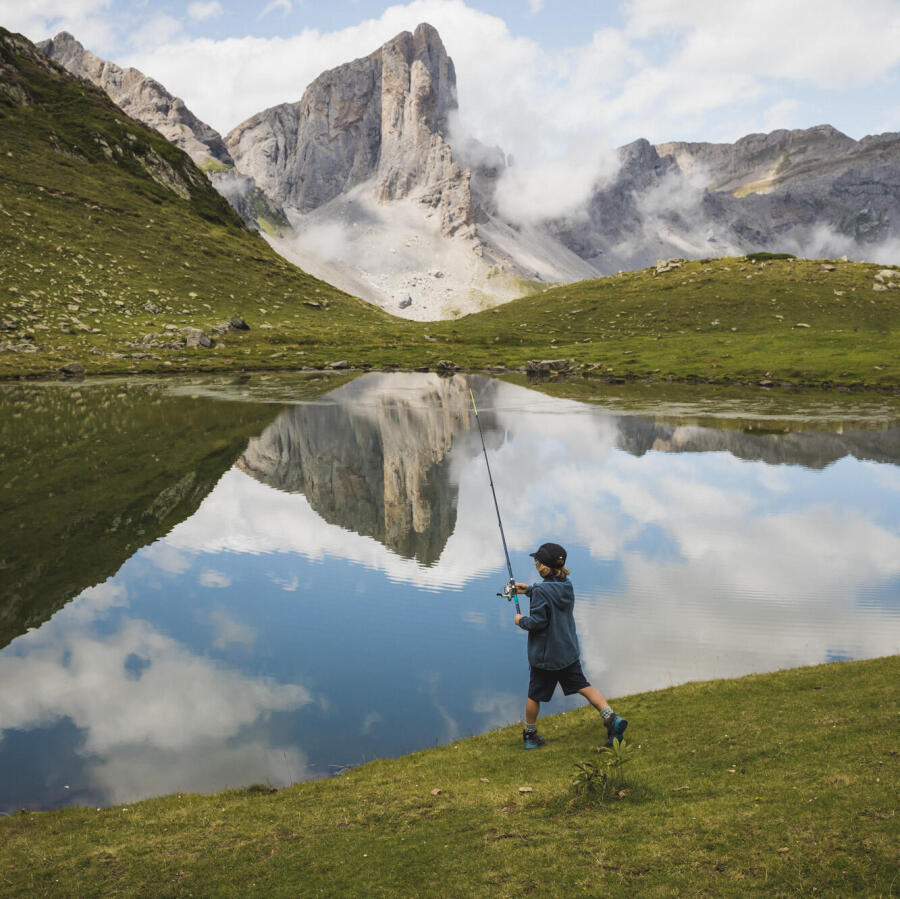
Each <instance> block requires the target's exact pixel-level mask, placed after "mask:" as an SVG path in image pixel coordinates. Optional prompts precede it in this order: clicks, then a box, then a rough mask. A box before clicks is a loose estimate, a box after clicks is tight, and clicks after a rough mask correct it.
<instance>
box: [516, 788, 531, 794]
mask: <svg viewBox="0 0 900 899" xmlns="http://www.w3.org/2000/svg"><path fill="white" fill-rule="evenodd" d="M519 792H520V793H533V792H534V788H533V787H519Z"/></svg>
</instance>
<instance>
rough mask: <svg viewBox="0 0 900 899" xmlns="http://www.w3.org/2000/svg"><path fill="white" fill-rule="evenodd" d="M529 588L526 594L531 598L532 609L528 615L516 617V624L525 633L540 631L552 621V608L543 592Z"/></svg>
mask: <svg viewBox="0 0 900 899" xmlns="http://www.w3.org/2000/svg"><path fill="white" fill-rule="evenodd" d="M537 586H538V585H537V584H535V585H534V587H529V588H528V590H526V591H525V592H526V593H527V594H528V596H529V597H530V598H531V609H530V611H529V614H528V615H516V618H515V621H516V624H517V625H518V626H519V627H520V628H522V630H524V631H539V630H542V629H543V628H545V627H546V626H547V624H548V623H549V621H550V606H549V605H548V604H547V600H546V599H545V598H544V596H543V591H542V590H540V589H535V587H537Z"/></svg>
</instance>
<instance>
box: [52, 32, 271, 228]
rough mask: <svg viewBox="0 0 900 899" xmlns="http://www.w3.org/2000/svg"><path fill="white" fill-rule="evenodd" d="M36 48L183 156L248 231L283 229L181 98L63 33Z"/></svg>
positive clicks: (265, 199)
mask: <svg viewBox="0 0 900 899" xmlns="http://www.w3.org/2000/svg"><path fill="white" fill-rule="evenodd" d="M37 46H38V47H39V48H40V49H41V50H43V52H44V53H46V54H47V56H49V57H50V58H51V59H52V60H53V61H54V62H58V63H59V64H60V65H61V66H63V67H64V68H65V69H67V70H68V71H69V72H71V73H72V74H73V75H77V76H79V77H81V78H86V79H87V80H88V81H91V82H92V83H93V84H95V85H97V87H99V88H101V89H102V90H104V91H106V93H107V95H108V96H109V98H110V99H111V100H112V101H113V103H115V104H116V105H117V106H118V107H119V108H120V109H122V111H123V112H125V113H127V114H128V115H130V116H131V117H132V118H134V119H137V120H138V121H140V122H143V123H144V124H145V125H149V126H150V127H151V128H155V129H156V130H157V131H159V133H160V134H162V136H163V137H165V138H166V140H168V141H170V142H171V143H173V144H175V146H176V147H179V148H181V149H182V150H184V152H185V153H187V154H188V156H190V157H191V159H193V160H194V162H195V163H196V164H197V166H198V167H199V168H200V169H202V170H203V171H204V172H205V173H206V175H207V176H208V177H209V179H210V181H211V182H212V183H213V185H214V186H215V188H216V189H217V190H218V191H219V193H220V194H222V196H224V197H225V199H226V200H228V202H229V203H231V205H232V206H233V207H234V209H235V210H236V211H237V213H238V214H239V215H240V216H241V218H243V219H244V221H245V222H246V223H247V224H248V225H251V226H252V227H257V228H259V227H268V228H269V229H270V230H272V229H274V230H277V229H279V228H283V227H286V226H287V224H288V222H287V218H286V217H285V214H284V210H283V209H281V208H280V207H279V206H278V205H277V204H276V203H273V202H272V201H271V200H270V199H269V198H268V197H266V196H265V194H264V193H263V192H262V191H261V190H260V189H259V188H258V187H257V186H256V184H254V182H253V179H252V178H249V177H247V176H246V175H241V174H239V173H237V172H236V171H234V160H233V159H232V158H231V154H230V153H229V152H228V149H227V147H226V146H225V141H224V140H223V139H222V136H221V135H220V134H219V132H218V131H216V130H215V129H213V128H211V127H210V126H209V125H207V124H206V123H205V122H201V121H200V119H198V118H197V116H195V115H194V114H193V113H192V112H191V111H190V109H188V108H187V106H185V105H184V101H183V100H181V98H180V97H175V96H173V95H172V94H170V93H169V92H168V91H167V90H166V89H165V88H164V87H163V86H162V85H161V84H160V83H159V82H158V81H155V80H154V79H152V78H148V77H147V76H146V75H144V74H143V72H140V71H139V70H138V69H133V68H127V69H123V68H121V67H120V66H117V65H116V64H115V63H112V62H108V61H106V60H105V59H100V57H98V56H95V55H94V54H93V53H91V52H90V51H89V50H86V49H85V48H84V47H83V46H82V45H81V44H80V43H79V42H78V41H77V40H75V38H74V37H72V35H71V34H69V33H68V32H66V31H61V32H60V33H59V34H58V35H56V37H54V38H52V39H51V40H47V41H41V42H40V43H39V44H38V45H37Z"/></svg>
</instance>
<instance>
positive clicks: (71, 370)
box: [59, 362, 84, 378]
mask: <svg viewBox="0 0 900 899" xmlns="http://www.w3.org/2000/svg"><path fill="white" fill-rule="evenodd" d="M59 373H60V375H61V376H62V377H63V378H83V377H84V366H83V365H82V364H81V363H80V362H67V363H66V364H65V365H63V366H60V369H59Z"/></svg>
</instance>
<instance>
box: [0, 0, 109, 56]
mask: <svg viewBox="0 0 900 899" xmlns="http://www.w3.org/2000/svg"><path fill="white" fill-rule="evenodd" d="M111 6H112V0H28V2H27V3H23V2H22V0H0V22H2V23H3V27H4V28H7V29H9V30H10V31H18V32H21V33H22V34H24V35H25V36H26V37H28V38H30V39H31V40H33V41H39V40H43V39H44V38H48V37H53V36H54V35H56V34H58V33H59V32H60V31H68V32H70V33H72V34H74V35H75V36H76V37H77V38H78V39H79V40H81V41H82V42H83V43H84V44H85V45H86V46H91V47H92V48H95V49H96V50H97V52H102V51H104V50H106V49H109V48H111V47H113V46H114V45H115V44H116V43H117V41H116V37H115V27H114V25H113V23H112V21H111V17H110V15H109V10H110V7H111Z"/></svg>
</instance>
